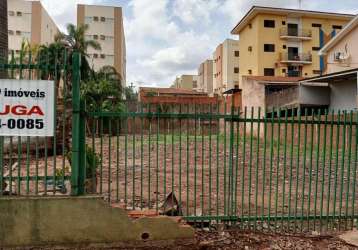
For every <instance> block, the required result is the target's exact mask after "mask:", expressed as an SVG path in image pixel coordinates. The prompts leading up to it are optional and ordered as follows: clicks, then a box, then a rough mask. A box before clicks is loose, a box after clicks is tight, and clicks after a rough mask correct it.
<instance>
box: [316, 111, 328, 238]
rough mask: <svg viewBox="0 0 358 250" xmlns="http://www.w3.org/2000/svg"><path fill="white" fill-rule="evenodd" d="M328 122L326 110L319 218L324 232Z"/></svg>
mask: <svg viewBox="0 0 358 250" xmlns="http://www.w3.org/2000/svg"><path fill="white" fill-rule="evenodd" d="M327 121H328V111H327V110H325V113H324V127H323V155H322V185H321V202H320V218H319V227H320V231H322V217H323V199H324V184H325V177H326V150H327V143H326V140H327ZM318 138H319V137H318ZM319 139H320V138H319ZM317 174H318V173H317Z"/></svg>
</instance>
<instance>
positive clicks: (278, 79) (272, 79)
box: [244, 76, 305, 84]
mask: <svg viewBox="0 0 358 250" xmlns="http://www.w3.org/2000/svg"><path fill="white" fill-rule="evenodd" d="M244 77H245V78H246V79H249V80H255V81H258V82H262V83H285V84H286V83H298V82H299V81H301V80H303V79H305V78H303V77H288V76H244Z"/></svg>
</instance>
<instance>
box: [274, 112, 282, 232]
mask: <svg viewBox="0 0 358 250" xmlns="http://www.w3.org/2000/svg"><path fill="white" fill-rule="evenodd" d="M277 119H278V122H277V156H276V157H277V162H276V164H277V166H276V181H275V232H276V230H277V214H278V179H279V174H280V157H281V156H280V147H281V109H280V108H279V109H278V112H277Z"/></svg>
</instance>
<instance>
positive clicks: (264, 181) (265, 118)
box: [261, 109, 267, 221]
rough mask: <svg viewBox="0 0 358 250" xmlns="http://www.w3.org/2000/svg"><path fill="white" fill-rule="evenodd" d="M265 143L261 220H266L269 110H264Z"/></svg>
mask: <svg viewBox="0 0 358 250" xmlns="http://www.w3.org/2000/svg"><path fill="white" fill-rule="evenodd" d="M264 112H265V116H264V145H263V147H264V148H263V156H262V193H261V197H262V198H261V216H262V218H261V220H262V221H264V216H265V185H266V151H267V149H266V148H267V110H266V109H265V110H264Z"/></svg>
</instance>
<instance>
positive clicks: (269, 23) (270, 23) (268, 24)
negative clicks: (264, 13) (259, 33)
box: [264, 20, 275, 28]
mask: <svg viewBox="0 0 358 250" xmlns="http://www.w3.org/2000/svg"><path fill="white" fill-rule="evenodd" d="M264 27H266V28H275V20H264Z"/></svg>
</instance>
